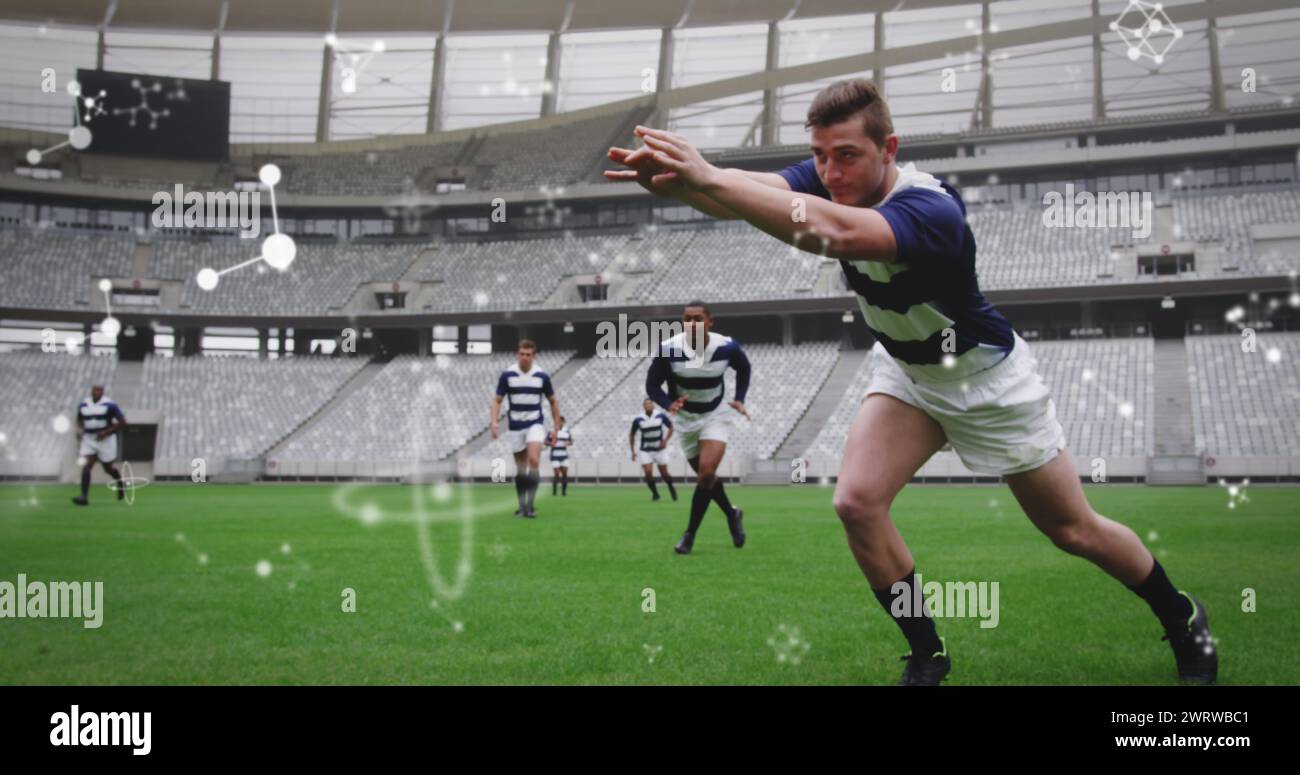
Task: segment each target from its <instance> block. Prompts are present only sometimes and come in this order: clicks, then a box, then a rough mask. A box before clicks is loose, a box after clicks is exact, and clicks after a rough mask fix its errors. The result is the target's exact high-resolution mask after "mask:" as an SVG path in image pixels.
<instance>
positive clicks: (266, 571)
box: [257, 560, 271, 578]
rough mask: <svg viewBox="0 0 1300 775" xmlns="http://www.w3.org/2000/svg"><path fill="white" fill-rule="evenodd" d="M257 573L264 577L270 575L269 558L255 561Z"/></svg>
mask: <svg viewBox="0 0 1300 775" xmlns="http://www.w3.org/2000/svg"><path fill="white" fill-rule="evenodd" d="M257 575H259V576H261V577H262V578H266V577H267V576H270V575H271V563H270V561H269V560H258V561H257Z"/></svg>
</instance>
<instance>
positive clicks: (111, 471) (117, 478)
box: [104, 466, 126, 500]
mask: <svg viewBox="0 0 1300 775" xmlns="http://www.w3.org/2000/svg"><path fill="white" fill-rule="evenodd" d="M104 470H105V471H107V472H108V475H109V476H111V477H112V478H113V484H114V489H116V490H117V499H118V500H122V498H123V497H125V496H126V491H125V490H123V489H122V475H121V474H120V473H118V472H117V469H116V468H114V467H113V466H104Z"/></svg>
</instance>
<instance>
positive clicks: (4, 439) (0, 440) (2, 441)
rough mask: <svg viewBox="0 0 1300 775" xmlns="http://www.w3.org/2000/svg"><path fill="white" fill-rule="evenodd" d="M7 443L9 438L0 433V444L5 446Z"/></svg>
mask: <svg viewBox="0 0 1300 775" xmlns="http://www.w3.org/2000/svg"><path fill="white" fill-rule="evenodd" d="M8 441H9V437H8V436H6V435H5V434H3V433H0V444H6V443H8Z"/></svg>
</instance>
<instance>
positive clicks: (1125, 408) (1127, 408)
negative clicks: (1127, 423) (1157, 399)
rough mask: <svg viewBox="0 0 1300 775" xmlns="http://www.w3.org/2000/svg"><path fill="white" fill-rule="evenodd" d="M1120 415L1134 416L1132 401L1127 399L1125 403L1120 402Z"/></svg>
mask: <svg viewBox="0 0 1300 775" xmlns="http://www.w3.org/2000/svg"><path fill="white" fill-rule="evenodd" d="M1119 416H1120V417H1132V416H1133V405H1132V404H1130V403H1129V402H1127V401H1125V402H1124V403H1122V404H1120V405H1119Z"/></svg>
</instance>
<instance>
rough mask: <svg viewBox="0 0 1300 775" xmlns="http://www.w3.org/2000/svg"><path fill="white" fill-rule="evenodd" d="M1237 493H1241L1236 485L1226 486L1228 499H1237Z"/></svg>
mask: <svg viewBox="0 0 1300 775" xmlns="http://www.w3.org/2000/svg"><path fill="white" fill-rule="evenodd" d="M1238 492H1241V490H1240V489H1238V488H1237V485H1235V484H1233V485H1229V486H1228V495H1229V496H1230V497H1233V498H1235V497H1237V493H1238Z"/></svg>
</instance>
